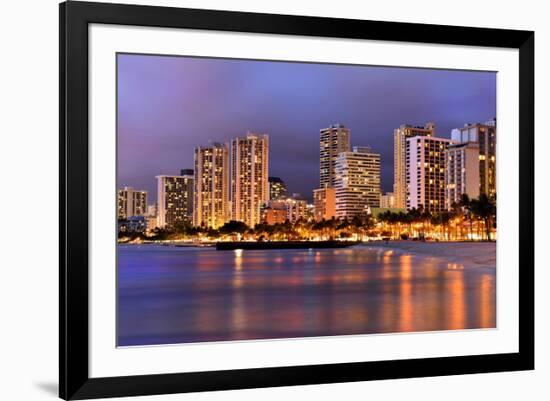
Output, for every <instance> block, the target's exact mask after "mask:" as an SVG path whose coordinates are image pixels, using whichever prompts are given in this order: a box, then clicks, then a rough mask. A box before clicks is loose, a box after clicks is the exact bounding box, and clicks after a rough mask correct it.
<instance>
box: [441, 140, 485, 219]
mask: <svg viewBox="0 0 550 401" xmlns="http://www.w3.org/2000/svg"><path fill="white" fill-rule="evenodd" d="M445 153H446V156H445V158H446V166H445V191H446V195H445V202H446V208H447V209H448V210H450V209H451V207H452V205H453V203H456V204H458V203H460V200H461V198H462V195H463V194H466V195H468V197H469V198H470V199H474V198H477V197H479V190H480V184H479V178H480V174H479V166H480V162H479V145H478V144H477V143H475V142H466V143H459V144H456V145H449V147H448V148H447V150H446V151H445Z"/></svg>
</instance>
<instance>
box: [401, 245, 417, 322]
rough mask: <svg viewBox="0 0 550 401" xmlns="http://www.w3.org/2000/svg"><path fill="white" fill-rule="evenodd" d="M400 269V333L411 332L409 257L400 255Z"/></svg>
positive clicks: (411, 305)
mask: <svg viewBox="0 0 550 401" xmlns="http://www.w3.org/2000/svg"><path fill="white" fill-rule="evenodd" d="M399 263H400V269H399V276H400V283H401V285H400V287H399V295H400V299H399V301H400V315H401V321H400V325H399V329H400V331H413V328H414V321H413V303H412V283H411V278H412V265H411V255H402V256H401V257H400V258H399Z"/></svg>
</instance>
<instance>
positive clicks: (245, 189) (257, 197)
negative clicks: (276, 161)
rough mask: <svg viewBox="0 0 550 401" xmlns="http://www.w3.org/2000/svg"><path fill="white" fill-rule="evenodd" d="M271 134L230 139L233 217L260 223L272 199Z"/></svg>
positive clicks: (250, 225) (250, 134)
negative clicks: (270, 178)
mask: <svg viewBox="0 0 550 401" xmlns="http://www.w3.org/2000/svg"><path fill="white" fill-rule="evenodd" d="M268 174H269V137H268V136H267V135H258V134H252V133H248V134H247V135H246V136H243V137H239V138H235V139H233V140H232V141H231V219H232V220H237V221H242V222H243V223H245V224H246V225H247V226H249V227H254V226H255V225H256V224H258V223H260V221H261V215H260V209H261V207H262V205H263V204H264V203H265V202H267V201H269V181H268Z"/></svg>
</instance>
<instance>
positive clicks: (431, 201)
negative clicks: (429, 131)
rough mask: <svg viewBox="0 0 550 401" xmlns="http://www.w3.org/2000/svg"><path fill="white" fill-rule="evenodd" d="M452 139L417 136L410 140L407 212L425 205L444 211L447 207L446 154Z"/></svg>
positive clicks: (426, 207)
mask: <svg viewBox="0 0 550 401" xmlns="http://www.w3.org/2000/svg"><path fill="white" fill-rule="evenodd" d="M450 142H451V141H450V140H449V139H445V138H434V137H431V136H413V137H409V138H407V141H406V162H407V163H406V171H407V188H408V189H407V199H406V207H407V209H409V210H410V209H412V208H417V209H418V208H419V207H420V206H422V207H423V208H424V210H425V211H429V212H432V213H433V212H442V211H444V210H445V209H446V206H445V162H446V160H445V155H446V152H445V151H446V149H447V146H448V145H449V144H450Z"/></svg>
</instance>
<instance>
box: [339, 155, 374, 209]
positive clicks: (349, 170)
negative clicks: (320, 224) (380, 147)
mask: <svg viewBox="0 0 550 401" xmlns="http://www.w3.org/2000/svg"><path fill="white" fill-rule="evenodd" d="M335 173H336V182H335V196H336V202H335V209H336V211H335V215H336V217H337V218H340V219H344V218H347V219H351V218H353V217H355V216H363V215H365V214H366V213H368V210H369V208H370V207H379V206H380V155H379V154H378V153H373V152H372V151H371V149H370V148H368V147H359V146H355V147H354V148H353V151H352V152H342V153H340V154H339V155H338V158H337V160H336V167H335Z"/></svg>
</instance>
